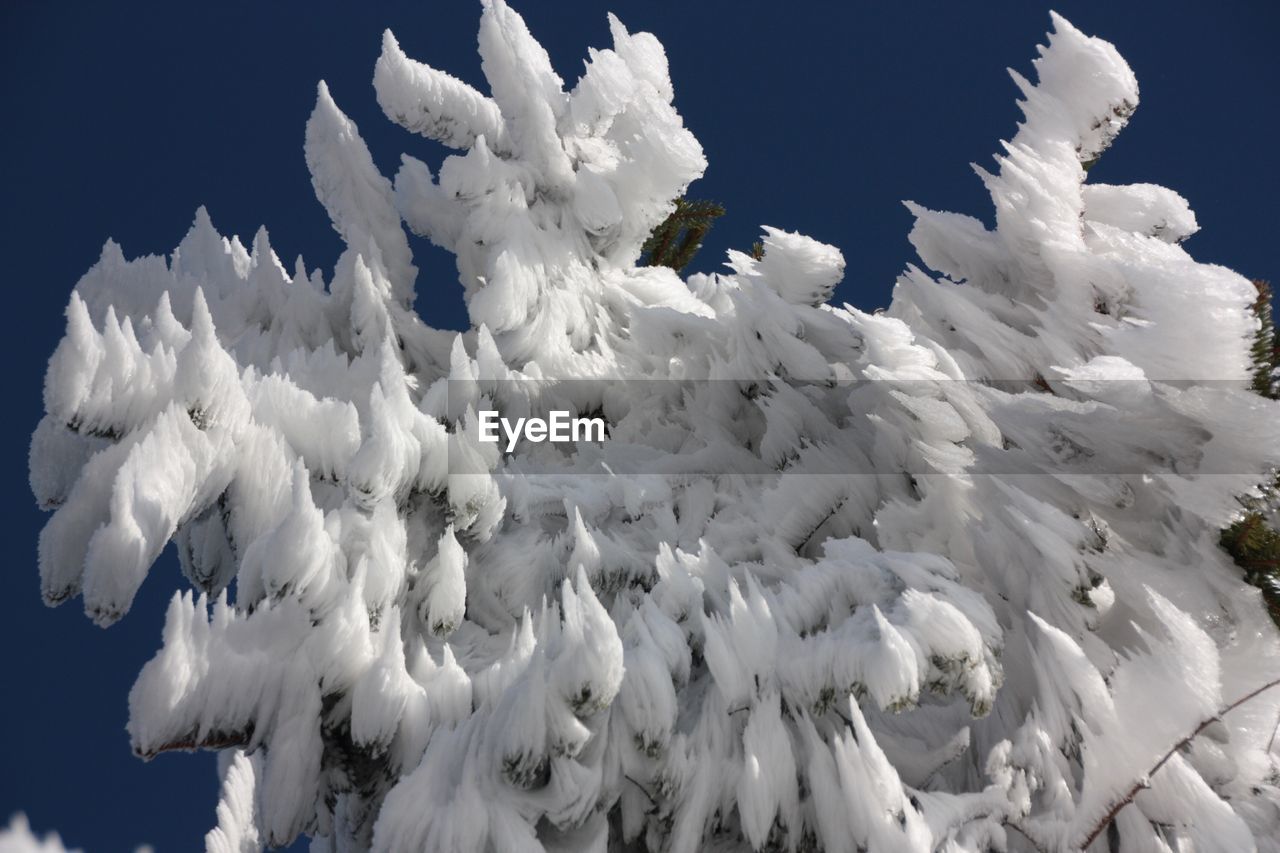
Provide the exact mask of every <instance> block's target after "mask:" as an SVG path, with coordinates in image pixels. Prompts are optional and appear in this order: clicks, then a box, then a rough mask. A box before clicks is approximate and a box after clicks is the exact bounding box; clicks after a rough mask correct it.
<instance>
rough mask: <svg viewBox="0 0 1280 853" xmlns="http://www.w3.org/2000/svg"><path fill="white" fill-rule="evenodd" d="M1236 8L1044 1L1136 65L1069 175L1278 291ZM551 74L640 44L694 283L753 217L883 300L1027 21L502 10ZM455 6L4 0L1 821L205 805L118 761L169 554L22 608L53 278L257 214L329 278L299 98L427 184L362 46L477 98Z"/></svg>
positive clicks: (998, 96) (706, 0)
mask: <svg viewBox="0 0 1280 853" xmlns="http://www.w3.org/2000/svg"><path fill="white" fill-rule="evenodd" d="M1271 6H1272V4H1268V3H1262V2H1258V0H1252V2H1228V0H1219V2H1212V3H1209V2H1204V3H1193V2H1124V3H1121V2H1085V0H1066V2H1057V3H1055V4H1054V8H1056V9H1057V10H1058V11H1060V12H1062V13H1063V14H1064V15H1066V16H1067V17H1068V18H1069V19H1071V20H1072V21H1073V22H1074V23H1075V24H1076V25H1077V26H1078V27H1080V28H1081V29H1083V30H1085V31H1086V32H1089V33H1093V34H1097V35H1100V36H1102V37H1104V38H1106V39H1108V40H1110V41H1112V42H1114V43H1115V44H1116V45H1117V46H1118V47H1119V48H1120V50H1121V52H1122V53H1123V54H1124V55H1125V57H1126V58H1127V59H1128V60H1129V62H1130V64H1131V65H1132V66H1133V68H1134V70H1135V72H1136V73H1137V76H1138V80H1139V82H1140V85H1141V88H1142V105H1141V107H1140V108H1139V110H1138V113H1137V115H1136V116H1135V118H1134V120H1133V122H1132V124H1131V126H1130V128H1129V129H1128V130H1127V131H1126V132H1125V133H1124V134H1123V135H1122V136H1121V137H1120V139H1119V141H1118V142H1117V143H1116V145H1115V147H1114V148H1113V149H1112V150H1111V151H1109V152H1108V153H1107V154H1106V155H1105V156H1104V157H1103V159H1102V162H1101V163H1100V164H1099V166H1098V167H1097V168H1096V169H1095V170H1094V173H1093V176H1094V177H1093V179H1094V180H1100V181H1109V182H1117V183H1120V182H1137V181H1145V182H1152V183H1160V184H1164V185H1166V186H1170V187H1172V188H1174V189H1176V190H1177V191H1178V192H1180V193H1182V194H1183V195H1184V196H1186V197H1187V198H1188V199H1190V201H1191V204H1192V206H1193V207H1194V209H1195V210H1196V213H1197V215H1198V217H1199V220H1200V224H1201V226H1202V227H1203V229H1204V230H1203V232H1202V233H1201V234H1200V235H1198V236H1196V237H1194V238H1193V239H1192V240H1191V241H1190V242H1189V243H1188V248H1189V249H1190V251H1191V252H1192V253H1193V254H1195V255H1196V256H1197V257H1198V258H1200V259H1202V260H1210V261H1215V262H1218V263H1223V264H1226V265H1228V266H1232V267H1234V268H1236V269H1238V270H1239V271H1240V272H1242V273H1244V274H1246V275H1250V276H1255V277H1273V278H1280V257H1277V254H1276V249H1275V247H1276V245H1277V235H1278V234H1280V169H1277V167H1276V163H1275V159H1274V158H1275V157H1276V151H1277V145H1276V137H1277V130H1278V129H1280V118H1278V117H1277V112H1276V107H1277V95H1276V93H1277V91H1280V60H1277V59H1276V48H1275V45H1276V41H1277V37H1278V36H1280V15H1278V14H1277V12H1276V11H1274V10H1273V9H1272V8H1271ZM517 8H519V9H520V10H521V11H522V12H523V13H524V15H525V17H526V20H527V21H528V22H529V25H530V27H531V29H532V30H533V31H534V33H535V35H536V36H538V37H539V38H541V39H542V40H543V43H544V44H545V45H546V47H547V49H548V51H549V52H550V54H551V57H552V61H553V62H554V63H555V65H556V67H557V70H559V72H560V74H561V76H563V77H565V78H566V79H567V80H569V81H570V82H571V81H572V80H574V79H576V78H577V75H578V73H579V71H580V70H581V67H582V65H581V60H582V58H583V57H584V56H585V54H586V48H587V47H588V46H597V47H606V46H608V28H607V25H606V21H605V12H606V11H607V10H612V11H614V12H616V13H617V14H618V15H619V16H620V17H621V18H622V20H623V22H624V23H626V24H627V25H628V27H629V28H630V29H632V30H641V29H643V30H649V31H650V32H653V33H655V34H656V35H657V36H658V37H659V38H660V39H661V40H662V41H663V43H664V44H665V45H666V47H667V53H668V57H669V59H670V62H671V70H672V77H673V78H674V81H675V87H676V99H677V106H678V108H679V109H680V111H681V112H682V113H683V115H684V118H685V122H686V124H687V125H688V126H689V127H691V128H692V129H693V131H694V133H695V134H697V136H698V137H699V139H700V140H701V141H702V144H703V146H704V148H705V149H706V152H707V156H708V159H709V160H710V164H711V165H710V168H709V169H708V172H707V175H706V177H705V178H704V179H703V180H702V181H700V182H699V183H697V184H695V185H694V187H693V188H692V190H691V195H694V196H697V197H703V198H713V199H716V200H719V201H721V202H723V203H725V205H726V206H727V207H728V210H729V212H728V215H727V216H725V217H724V219H722V220H721V221H720V223H719V224H718V225H717V226H716V229H715V230H714V232H713V233H712V235H711V237H710V239H709V240H708V245H707V247H706V248H705V249H704V250H703V253H702V255H701V256H700V257H699V258H698V259H697V260H696V261H695V263H694V267H695V268H698V269H702V270H709V269H713V268H715V267H716V266H717V265H718V264H719V263H720V259H721V258H722V257H723V250H724V249H725V248H726V247H728V246H735V247H747V246H749V245H750V244H751V242H752V241H753V240H754V239H755V237H756V233H757V226H758V225H759V224H761V223H767V224H771V225H776V226H779V227H783V228H787V229H793V230H800V231H803V232H806V233H808V234H810V235H812V236H814V237H817V238H818V239H821V240H825V241H827V242H830V243H834V244H835V245H837V246H839V247H840V248H841V249H842V250H843V251H844V253H845V257H846V259H847V260H848V269H849V273H848V279H847V281H846V282H845V284H844V285H842V287H841V289H840V291H839V292H838V296H839V297H840V298H842V299H844V300H846V301H849V302H852V303H854V304H855V305H858V306H859V307H863V308H873V307H877V306H880V305H883V304H885V302H886V301H887V299H888V295H889V290H890V287H891V286H892V282H893V279H894V277H895V275H896V274H897V273H898V271H899V270H901V269H902V267H903V265H904V264H905V263H907V262H908V261H911V260H913V255H912V252H911V249H910V246H909V245H908V243H907V240H906V234H907V231H908V229H909V227H910V219H909V216H908V214H907V212H906V210H905V209H904V208H903V207H902V206H901V205H900V204H899V203H898V202H899V200H900V199H904V198H909V199H913V200H915V201H918V202H920V203H922V204H924V205H926V206H929V207H934V208H942V209H949V210H957V211H961V212H965V213H970V214H973V215H978V216H981V217H983V218H986V219H989V218H990V205H989V202H988V201H987V199H986V198H985V196H984V194H983V191H982V188H981V185H980V184H979V182H978V180H977V178H976V177H974V176H973V175H972V173H971V172H970V170H969V168H968V163H970V162H979V163H983V164H988V163H990V155H991V154H992V152H994V151H995V150H997V140H999V139H1001V138H1008V137H1009V136H1010V135H1011V134H1012V133H1013V130H1014V122H1015V120H1016V117H1017V112H1016V109H1015V107H1014V97H1015V89H1014V87H1013V85H1012V83H1011V82H1010V81H1009V79H1008V77H1007V76H1006V74H1005V71H1004V69H1005V67H1006V66H1012V67H1014V68H1017V69H1019V70H1021V71H1023V72H1024V73H1028V74H1029V66H1030V60H1031V58H1032V56H1033V50H1034V45H1035V44H1036V43H1037V42H1038V41H1039V40H1040V39H1041V38H1042V34H1043V32H1044V31H1045V29H1046V28H1047V27H1048V24H1049V18H1048V9H1049V8H1050V6H1049V5H1048V4H1047V3H1046V4H1045V5H1040V4H1037V3H1034V2H1027V0H1004V2H991V0H984V2H974V3H970V4H958V3H944V2H922V1H921V0H916V2H905V0H903V1H902V2H894V3H883V2H877V3H867V2H858V3H834V2H826V3H807V4H806V3H757V2H744V0H714V1H713V0H698V2H696V3H685V2H681V3H674V2H666V0H556V2H554V3H552V2H546V1H545V0H543V2H537V3H535V2H532V0H526V2H524V3H519V2H517ZM478 13H479V4H478V3H475V2H468V0H450V2H421V0H417V2H364V3H354V2H348V3H315V2H312V3H302V2H292V1H291V2H272V3H262V4H249V3H240V2H233V3H224V4H219V5H217V6H216V7H215V6H214V5H213V4H208V5H200V6H198V7H193V6H191V4H186V3H173V2H165V3H113V4H106V3H91V4H90V3H83V4H69V3H58V2H25V0H6V2H5V3H4V4H3V8H2V9H0V41H2V49H0V63H3V76H2V77H0V87H2V89H0V98H2V100H3V116H4V122H3V127H4V130H3V132H2V133H0V149H2V150H0V163H3V164H4V165H3V175H4V190H3V196H2V198H3V202H2V209H0V215H2V216H3V222H2V223H0V241H3V250H4V253H3V257H5V258H7V259H8V260H7V261H6V269H8V273H7V274H6V279H7V280H6V281H5V288H6V298H7V304H8V305H9V308H8V310H7V312H6V314H7V317H6V319H7V328H8V332H7V334H5V335H4V346H5V348H6V351H5V353H4V358H5V363H6V364H8V365H9V369H8V375H7V382H8V384H9V387H10V389H11V394H12V396H11V397H10V403H11V404H12V406H13V409H11V410H10V414H9V416H8V417H7V418H6V419H5V420H4V422H3V423H4V426H3V430H4V436H3V438H4V441H5V444H6V445H7V446H8V447H9V448H10V451H9V452H8V453H6V454H4V456H3V462H4V477H5V480H4V484H5V487H6V488H5V489H4V500H5V502H6V504H5V507H4V518H5V519H6V525H5V533H6V536H7V539H8V541H9V542H10V546H9V550H10V554H11V556H10V558H9V560H8V562H7V563H6V565H5V569H4V570H5V572H6V573H7V575H8V578H7V583H6V589H5V594H4V595H3V596H0V649H3V651H2V652H0V655H3V657H2V658H0V659H2V660H3V665H4V666H3V680H2V682H0V683H3V685H4V687H3V690H2V691H0V695H3V697H4V698H3V701H0V715H2V719H0V731H3V732H4V746H3V753H0V756H2V757H0V822H4V821H5V820H7V817H8V814H9V813H11V812H13V811H16V810H20V809H21V810H25V811H26V812H27V813H28V814H29V816H30V817H31V820H32V823H33V825H34V826H35V827H36V828H37V829H40V830H44V829H48V828H54V827H56V828H59V829H61V831H62V834H63V838H64V840H65V841H66V842H68V843H69V844H74V845H79V846H83V847H85V848H86V849H87V850H88V851H89V853H100V851H119V850H128V849H131V848H132V846H133V845H136V844H138V843H142V842H149V843H151V844H153V845H154V846H155V848H156V850H157V851H160V853H167V851H185V850H195V849H200V846H201V840H200V839H201V838H202V836H203V834H204V832H205V831H206V830H207V829H208V828H209V827H210V826H211V825H212V822H213V808H214V804H215V797H216V780H215V779H214V775H213V764H214V762H213V759H212V757H210V756H208V755H201V756H191V755H174V756H164V757H161V758H159V759H157V760H156V761H154V762H151V763H150V764H143V763H142V762H140V761H137V760H135V759H134V758H133V757H132V756H131V754H130V751H129V745H128V740H127V736H126V735H125V733H124V723H125V719H126V715H127V710H126V697H127V693H128V689H129V686H130V685H131V684H132V681H133V677H134V675H135V674H136V672H137V671H138V669H139V668H140V667H141V665H142V664H143V662H145V661H146V659H147V658H148V657H150V655H151V654H152V653H153V651H154V650H155V649H156V648H157V646H158V643H159V633H160V626H161V623H162V616H163V607H164V603H165V601H166V600H167V599H168V597H169V595H170V594H171V592H172V590H173V589H174V588H175V586H176V585H177V584H178V583H179V581H180V576H179V574H178V571H177V569H176V565H175V561H174V560H173V559H172V556H171V555H166V557H165V558H164V559H163V560H162V561H161V564H160V565H158V566H157V567H156V569H155V570H154V571H153V574H152V576H151V578H150V579H149V580H148V581H147V583H146V584H145V585H144V587H143V590H142V593H141V595H140V596H139V598H138V601H137V603H136V604H135V606H134V610H133V612H132V613H130V614H129V616H128V617H126V618H125V619H124V620H123V621H122V622H121V623H119V624H118V625H116V626H115V627H113V628H112V629H110V630H109V631H102V630H100V629H98V628H95V627H93V626H92V625H91V624H90V623H89V622H88V620H86V619H85V617H84V616H83V614H82V613H81V610H80V604H79V601H76V602H74V603H71V604H68V605H66V606H64V607H62V608H60V609H58V610H47V609H45V608H44V607H43V605H42V604H41V603H40V600H39V584H38V579H37V574H36V567H35V543H36V537H37V535H38V531H39V529H40V527H41V525H42V524H43V521H44V516H43V514H42V513H40V512H39V511H38V510H37V509H36V508H35V506H34V502H33V500H32V498H31V496H30V491H29V489H28V487H27V485H26V447H27V444H28V438H29V435H30V432H31V430H32V429H33V428H34V426H35V424H36V421H37V420H38V419H39V416H40V412H41V408H40V387H41V382H42V380H43V373H44V366H45V362H46V360H47V359H48V356H49V355H50V354H51V353H52V351H53V348H54V346H55V345H56V344H57V341H58V339H59V337H60V336H61V333H62V326H63V319H62V310H63V307H64V305H65V303H66V300H67V296H68V294H69V292H70V289H71V287H72V286H73V285H74V284H75V282H76V280H77V279H78V277H79V276H80V275H81V273H83V272H84V271H85V270H86V269H88V267H89V266H90V265H91V264H92V263H93V262H94V261H95V260H96V258H97V256H98V252H99V250H100V248H101V245H102V243H103V241H104V240H105V239H106V238H107V237H114V238H115V239H116V240H117V241H118V242H120V243H121V244H122V245H123V247H124V250H125V253H126V254H127V255H129V256H131V257H132V256H135V255H140V254H148V253H161V252H163V253H167V252H169V251H170V250H172V248H173V247H174V246H175V245H176V244H177V242H178V241H179V240H180V239H181V238H182V235H183V234H184V233H185V231H186V229H187V227H188V225H189V224H190V222H191V219H192V214H193V212H194V210H195V208H196V207H197V206H198V205H200V204H205V205H207V206H208V208H209V211H210V214H211V215H212V217H213V221H214V224H215V225H216V226H217V227H218V228H219V230H221V231H222V232H223V233H224V234H231V233H235V234H239V235H240V236H241V238H242V239H243V240H244V241H245V242H247V241H248V239H249V238H250V237H251V236H252V235H253V232H254V230H255V229H256V228H257V227H258V225H260V224H265V225H266V226H267V228H268V229H269V231H270V232H271V237H272V243H273V245H274V246H275V248H276V251H277V253H279V254H280V255H281V257H282V258H283V259H285V260H286V263H290V262H291V261H292V259H293V257H294V256H296V255H297V254H299V253H302V254H303V255H304V256H305V258H306V260H307V263H308V265H309V266H310V267H312V268H314V267H316V266H322V267H324V268H325V269H326V270H328V269H331V268H332V265H333V262H334V260H335V259H336V257H337V254H338V251H339V242H338V238H337V236H336V234H335V233H334V232H333V231H332V229H331V228H330V227H329V224H328V221H327V219H326V217H325V214H324V211H323V210H322V209H321V207H320V206H319V205H318V204H317V203H316V202H315V200H314V198H313V196H312V193H311V186H310V181H309V178H308V175H307V171H306V166H305V164H304V162H303V156H302V138H303V137H302V135H303V125H304V122H305V121H306V118H307V115H308V114H309V112H310V110H311V107H312V104H313V100H314V93H315V83H316V81H317V80H319V79H321V78H324V79H325V80H327V81H328V83H329V86H330V88H331V89H332V91H333V94H334V97H335V99H336V100H337V102H338V104H339V105H340V106H341V107H342V108H343V110H345V111H346V112H347V114H348V115H350V116H351V117H352V118H353V119H354V120H355V121H356V123H357V124H358V125H359V126H360V130H361V131H362V133H363V134H364V136H365V138H366V140H367V141H368V142H369V145H370V148H371V150H372V151H373V155H374V159H375V161H376V162H377V163H379V165H380V166H381V167H382V168H383V169H384V171H387V172H388V173H390V172H393V171H394V168H395V166H396V164H397V162H398V159H399V154H400V152H401V151H408V152H411V153H413V154H415V155H416V156H419V157H422V158H423V159H426V160H427V161H428V162H430V163H432V164H433V166H434V165H436V164H438V162H439V160H440V159H441V157H442V155H443V153H444V152H443V151H442V149H439V148H438V147H436V146H434V145H432V144H430V143H427V142H426V141H424V140H422V139H421V138H418V137H415V136H412V135H410V134H408V133H406V132H404V131H402V130H400V129H399V128H397V127H395V126H394V125H392V124H391V123H390V122H388V121H386V120H385V119H384V118H383V117H382V115H381V113H380V111H379V109H378V107H377V104H376V102H375V101H374V96H373V90H372V87H371V85H370V81H371V79H372V71H373V63H374V60H375V59H376V58H377V54H378V49H379V35H380V33H381V31H382V29H383V28H384V27H391V28H392V29H393V30H394V31H395V32H396V34H397V36H398V37H399V39H400V42H401V44H402V45H403V46H404V48H405V50H406V51H407V52H408V53H409V55H410V56H412V57H414V58H416V59H420V60H423V61H426V62H429V63H431V64H433V65H435V66H437V67H440V68H443V69H446V70H448V71H450V72H452V73H454V74H455V75H457V76H459V77H461V78H463V79H464V80H467V81H468V82H470V83H472V84H474V85H478V86H482V84H483V78H482V77H481V75H480V62H479V59H478V57H477V56H476V53H475V28H476V21H477V17H478ZM415 251H416V252H417V253H418V257H417V263H418V266H419V268H420V269H421V273H420V276H419V281H418V291H419V294H420V296H419V307H420V309H421V310H422V312H423V314H424V316H425V318H426V319H427V321H428V322H433V323H435V324H437V325H446V326H448V325H456V324H457V323H459V322H460V321H462V319H463V315H462V311H461V300H460V297H459V287H458V285H457V284H456V282H455V281H454V275H453V266H452V260H451V258H449V257H448V256H446V255H444V254H443V253H442V252H440V251H439V250H437V249H435V248H434V247H430V246H429V245H426V244H423V243H421V242H420V241H416V242H415Z"/></svg>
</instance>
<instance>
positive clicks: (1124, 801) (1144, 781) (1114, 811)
mask: <svg viewBox="0 0 1280 853" xmlns="http://www.w3.org/2000/svg"><path fill="white" fill-rule="evenodd" d="M1277 685H1280V678H1277V679H1276V680H1275V681H1269V682H1267V683H1266V684H1264V685H1262V686H1261V687H1258V688H1256V689H1255V690H1252V691H1250V692H1249V693H1246V694H1245V695H1244V696H1241V697H1240V698H1239V699H1237V700H1236V701H1234V702H1232V703H1231V704H1230V705H1228V706H1227V707H1225V708H1223V709H1222V710H1221V711H1219V712H1218V713H1216V714H1214V715H1213V716H1212V717H1209V718H1208V719H1207V720H1204V721H1203V722H1201V723H1200V725H1198V726H1196V728H1195V731H1193V732H1192V733H1191V734H1189V735H1187V736H1186V737H1184V738H1183V739H1182V740H1180V741H1178V742H1177V743H1175V744H1174V745H1173V746H1172V747H1171V748H1170V749H1169V751H1168V752H1166V753H1165V754H1164V755H1163V756H1162V757H1161V759H1160V760H1159V761H1157V762H1156V763H1155V766H1154V767H1152V768H1151V769H1150V770H1148V771H1147V772H1146V773H1145V774H1144V775H1143V776H1142V777H1141V778H1139V779H1138V780H1137V781H1136V782H1134V783H1133V786H1132V787H1131V788H1129V790H1128V791H1127V792H1126V793H1125V795H1124V796H1123V797H1121V798H1120V799H1119V800H1117V801H1116V802H1115V804H1114V805H1113V806H1111V808H1109V809H1107V813H1106V814H1104V815H1103V816H1102V819H1101V820H1100V821H1098V823H1097V824H1096V825H1095V826H1094V827H1093V829H1092V830H1090V832H1089V834H1088V835H1087V836H1085V839H1084V841H1082V842H1080V844H1079V845H1078V846H1077V848H1076V849H1077V850H1087V849H1089V845H1090V844H1092V843H1093V842H1094V840H1095V839H1096V838H1097V837H1098V836H1099V835H1101V834H1102V833H1103V832H1105V831H1106V829H1107V827H1108V826H1110V825H1111V821H1113V820H1115V819H1116V815H1118V814H1120V810H1121V809H1123V808H1124V807H1125V806H1127V805H1129V804H1130V803H1132V802H1133V798H1134V797H1136V796H1138V792H1139V791H1141V790H1142V789H1143V788H1146V787H1149V786H1150V784H1151V777H1152V776H1154V775H1155V774H1156V773H1157V772H1159V770H1160V768H1161V767H1164V765H1165V764H1166V763H1167V762H1168V761H1169V759H1170V758H1173V756H1174V754H1175V753H1176V752H1177V751H1178V750H1180V749H1182V748H1183V747H1184V746H1186V745H1187V744H1189V743H1191V741H1192V740H1194V739H1195V737H1196V735H1198V734H1200V733H1201V732H1202V731H1204V730H1205V729H1207V728H1209V726H1211V725H1213V724H1214V723H1216V722H1217V721H1219V720H1221V719H1222V718H1223V717H1225V716H1226V715H1227V714H1228V713H1230V712H1231V711H1234V710H1235V709H1236V708H1238V707H1240V706H1241V705H1243V704H1244V703H1245V702H1248V701H1249V700H1250V699H1252V698H1253V697H1255V696H1257V695H1258V694H1259V693H1263V692H1265V691H1267V690H1270V689H1271V688H1272V687H1276V686H1277Z"/></svg>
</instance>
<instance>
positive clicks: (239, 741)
mask: <svg viewBox="0 0 1280 853" xmlns="http://www.w3.org/2000/svg"><path fill="white" fill-rule="evenodd" d="M251 739H252V733H251V732H213V733H211V734H210V735H209V736H208V737H205V738H197V737H196V736H195V735H189V736H187V737H185V738H182V739H179V740H174V741H170V742H169V743H162V744H160V745H159V746H157V747H155V748H154V749H148V750H135V752H137V754H138V755H139V756H141V757H142V758H146V759H152V758H155V757H156V756H157V755H159V754H160V753H162V752H194V751H196V750H198V749H228V748H230V747H233V746H247V745H248V744H249V741H250V740H251Z"/></svg>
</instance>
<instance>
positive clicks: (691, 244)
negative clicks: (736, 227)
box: [641, 198, 724, 272]
mask: <svg viewBox="0 0 1280 853" xmlns="http://www.w3.org/2000/svg"><path fill="white" fill-rule="evenodd" d="M721 216H724V205H722V204H719V203H718V202H714V201H701V200H700V201H690V200H689V199H686V198H678V199H676V206H675V210H673V211H671V215H670V216H668V217H667V218H666V219H664V220H663V221H662V222H661V223H660V224H659V225H658V226H657V227H656V228H654V229H653V233H652V234H650V235H649V239H648V240H646V241H645V242H644V246H643V247H641V250H642V251H643V253H644V260H643V261H642V263H643V264H644V265H646V266H651V267H671V269H673V270H675V271H676V272H680V271H681V270H683V269H684V268H685V267H686V266H688V264H689V261H691V260H693V256H694V255H695V254H697V252H698V249H700V248H702V238H703V237H705V236H706V235H707V232H708V231H710V230H711V226H712V225H714V224H715V221H716V220H717V219H719V218H720V217H721Z"/></svg>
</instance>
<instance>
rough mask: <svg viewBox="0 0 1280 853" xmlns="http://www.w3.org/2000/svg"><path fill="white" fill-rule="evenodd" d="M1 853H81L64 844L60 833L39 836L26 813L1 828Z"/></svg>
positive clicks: (15, 816) (18, 815) (15, 817)
mask: <svg viewBox="0 0 1280 853" xmlns="http://www.w3.org/2000/svg"><path fill="white" fill-rule="evenodd" d="M0 853H79V851H75V850H72V851H68V850H67V848H65V847H63V846H62V839H61V838H59V837H58V833H56V832H51V833H49V834H48V835H46V836H45V837H44V839H43V840H41V839H39V838H37V837H36V836H35V834H34V833H33V832H32V831H31V824H29V823H27V818H26V815H22V814H16V815H14V816H13V817H12V818H11V819H10V821H9V825H8V826H7V827H2V828H0Z"/></svg>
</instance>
